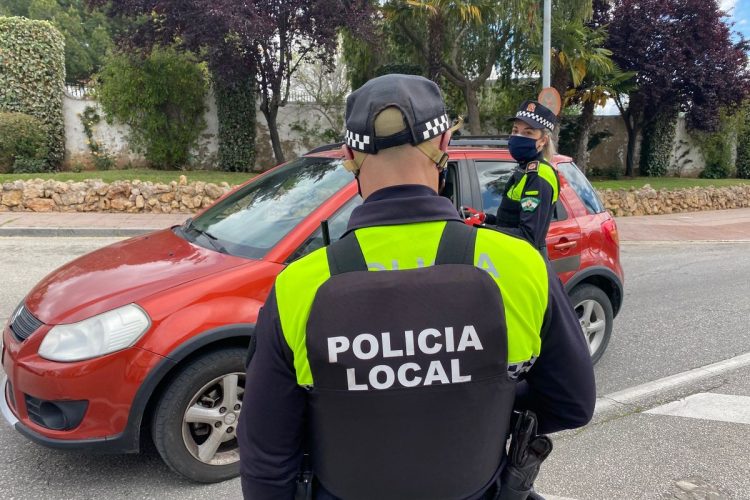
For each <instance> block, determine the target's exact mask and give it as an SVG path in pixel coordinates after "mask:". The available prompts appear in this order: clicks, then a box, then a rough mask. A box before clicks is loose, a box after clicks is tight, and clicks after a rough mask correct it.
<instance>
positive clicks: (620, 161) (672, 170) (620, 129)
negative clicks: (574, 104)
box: [588, 116, 736, 177]
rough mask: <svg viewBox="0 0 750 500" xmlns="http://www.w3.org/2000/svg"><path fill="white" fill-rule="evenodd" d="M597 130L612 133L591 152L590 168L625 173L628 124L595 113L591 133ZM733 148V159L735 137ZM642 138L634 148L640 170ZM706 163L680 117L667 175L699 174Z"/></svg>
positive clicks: (616, 117) (614, 117) (683, 118)
mask: <svg viewBox="0 0 750 500" xmlns="http://www.w3.org/2000/svg"><path fill="white" fill-rule="evenodd" d="M597 132H605V133H607V134H609V136H608V137H605V138H604V139H603V140H602V141H601V142H600V143H599V144H597V145H596V147H595V148H594V149H592V150H591V151H590V152H589V163H588V168H589V169H592V168H595V169H598V170H600V171H601V172H604V173H608V172H610V171H612V170H616V171H618V172H619V173H620V174H621V175H622V174H624V173H625V159H626V156H627V148H628V132H627V130H626V129H625V123H624V122H623V121H622V118H621V117H620V116H596V117H595V118H594V123H593V125H592V126H591V132H590V134H591V135H592V136H593V135H594V134H595V133H597ZM734 143H735V145H734V146H733V147H732V161H734V157H735V156H736V140H735V141H734ZM640 149H641V137H640V136H639V137H638V139H637V141H636V147H635V170H636V173H637V171H638V163H639V162H640V158H641V154H640ZM705 166H706V162H705V160H704V158H703V152H702V151H701V148H700V146H698V144H697V143H696V142H695V141H694V140H693V138H692V137H691V136H690V134H689V133H688V131H687V127H686V122H685V117H683V116H681V117H679V118H678V119H677V126H676V128H675V138H674V142H673V143H672V153H671V156H670V159H669V168H668V169H667V175H668V176H677V177H698V174H700V173H701V171H702V170H703V169H704V168H705Z"/></svg>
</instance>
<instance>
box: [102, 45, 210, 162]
mask: <svg viewBox="0 0 750 500" xmlns="http://www.w3.org/2000/svg"><path fill="white" fill-rule="evenodd" d="M99 82H100V83H99V88H98V96H99V102H100V103H101V105H102V108H103V109H104V112H105V114H106V118H107V121H109V122H112V121H115V120H116V121H118V122H121V123H125V124H127V125H128V126H130V145H131V146H132V147H133V148H134V149H135V150H136V151H140V152H143V154H144V156H145V157H146V160H148V161H149V162H150V163H151V165H152V166H153V167H154V168H160V169H174V168H181V167H184V166H185V165H187V164H188V162H189V160H190V155H191V149H192V148H194V147H195V146H196V145H197V143H198V139H199V138H200V136H201V133H202V132H203V130H204V129H205V128H206V122H205V120H204V118H203V114H204V112H205V110H206V104H205V97H206V92H207V91H208V77H207V74H206V70H205V68H204V67H203V66H202V65H200V64H198V63H197V62H196V59H195V57H194V56H192V55H190V54H184V53H181V52H178V51H177V50H175V49H173V48H158V47H157V48H155V49H154V50H153V51H152V52H151V54H149V55H148V57H145V58H142V57H139V56H138V55H130V54H117V55H114V56H112V57H111V58H110V59H109V61H108V62H107V63H106V64H105V66H104V68H103V69H102V71H101V73H100V74H99Z"/></svg>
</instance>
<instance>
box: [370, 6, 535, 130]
mask: <svg viewBox="0 0 750 500" xmlns="http://www.w3.org/2000/svg"><path fill="white" fill-rule="evenodd" d="M537 4H538V0H510V1H508V2H503V3H500V2H496V1H492V0H406V1H393V2H390V3H388V4H386V5H385V6H384V7H383V13H384V14H385V17H386V19H388V20H390V21H393V22H394V23H395V24H396V25H397V26H398V27H399V29H400V32H401V33H402V34H403V35H404V36H405V37H406V38H407V39H408V40H409V41H410V42H411V43H412V44H413V45H414V47H416V49H417V52H418V53H419V54H420V55H421V57H422V58H423V59H424V60H425V61H426V63H427V75H428V77H429V78H430V79H432V80H433V81H439V79H440V77H443V78H445V79H446V80H448V81H449V82H450V83H452V84H453V85H455V86H456V87H458V88H459V89H460V90H461V93H462V94H463V96H464V101H465V103H466V109H467V111H468V113H467V114H468V116H467V122H468V128H469V130H470V132H471V133H472V134H481V122H480V118H479V97H478V93H479V90H480V89H481V88H482V86H483V85H484V84H485V82H486V81H487V79H488V78H489V77H490V75H492V72H493V69H497V68H498V60H499V59H501V53H502V51H503V50H506V51H508V50H512V49H514V48H517V42H516V41H515V40H517V39H520V38H521V37H519V36H518V35H519V32H520V31H522V30H525V29H528V27H529V26H532V25H533V24H534V23H533V17H534V16H536V6H537ZM530 20H531V21H532V22H530ZM423 26H424V29H422V27H423ZM510 60H511V61H513V58H512V57H511V58H510Z"/></svg>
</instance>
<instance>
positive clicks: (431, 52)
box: [427, 14, 445, 83]
mask: <svg viewBox="0 0 750 500" xmlns="http://www.w3.org/2000/svg"><path fill="white" fill-rule="evenodd" d="M427 30H428V33H427V36H428V42H427V44H428V45H427V51H428V60H427V78H429V79H430V80H432V81H433V82H435V83H439V82H438V79H439V78H440V72H441V71H442V60H443V45H444V43H445V24H444V22H443V16H442V15H439V14H435V15H433V16H430V18H429V21H428V25H427Z"/></svg>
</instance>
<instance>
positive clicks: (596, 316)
mask: <svg viewBox="0 0 750 500" xmlns="http://www.w3.org/2000/svg"><path fill="white" fill-rule="evenodd" d="M570 302H571V303H572V304H573V307H574V308H575V311H576V316H578V321H579V322H580V324H581V329H582V330H583V336H584V337H585V338H586V342H587V343H588V346H589V352H590V353H591V361H592V362H594V363H596V362H597V361H599V359H600V358H601V357H602V355H603V354H604V350H605V349H606V348H607V344H609V338H610V336H611V335H612V323H613V321H614V314H613V312H612V302H611V301H610V300H609V297H608V296H607V294H606V293H604V291H603V290H602V289H601V288H598V287H596V286H594V285H589V284H583V285H579V286H577V287H575V288H574V289H573V291H572V292H571V294H570Z"/></svg>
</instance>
